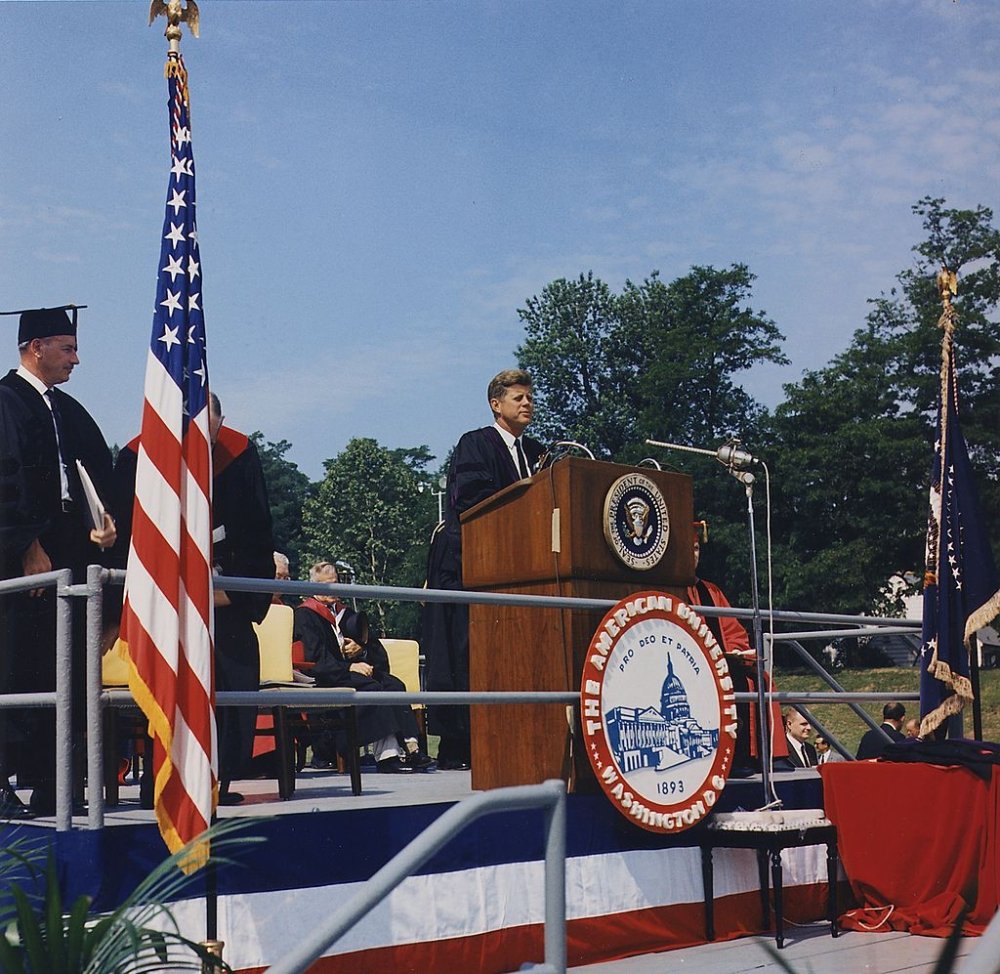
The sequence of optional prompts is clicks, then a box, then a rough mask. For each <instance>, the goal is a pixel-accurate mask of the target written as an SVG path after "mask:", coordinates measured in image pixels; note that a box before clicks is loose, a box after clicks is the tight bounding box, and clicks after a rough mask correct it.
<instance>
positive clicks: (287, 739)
mask: <svg viewBox="0 0 1000 974" xmlns="http://www.w3.org/2000/svg"><path fill="white" fill-rule="evenodd" d="M294 615H295V614H294V611H293V610H292V608H291V606H288V605H282V604H279V603H275V604H273V605H272V606H271V607H270V608H269V609H268V611H267V615H266V616H264V620H263V621H262V622H260V623H255V624H254V631H255V632H256V633H257V644H258V646H259V647H260V685H261V687H274V686H275V685H277V686H291V685H293V684H294V683H295V674H294V672H293V666H292V633H293V630H294ZM344 692H345V693H351V694H353V692H354V691H353V690H345V691H344ZM270 709H271V713H270V717H271V721H272V726H270V727H268V726H266V723H267V715H264V714H261V715H258V718H257V735H258V736H259V737H270V736H272V735H273V736H274V751H275V757H276V763H277V779H278V796H279V797H280V798H281V799H282V800H287V799H289V798H291V797H292V796H293V795H294V794H295V772H296V747H295V737H296V731H298V736H299V737H300V738H302V740H303V742H304V740H305V738H303V734H304V733H305V732H306V731H307V729H308V728H307V723H308V721H307V720H306V719H305V715H303V714H302V713H301V711H300V710H299V709H298V708H296V709H291V708H288V707H281V706H277V707H272V708H270ZM344 709H345V713H344V715H343V716H344V724H345V731H346V732H347V738H348V741H349V742H352V743H354V747H353V749H352V750H351V752H350V753H352V754H353V758H351V757H349V758H348V766H347V771H348V773H349V774H350V778H351V791H352V792H353V793H354V794H355V795H360V794H361V766H360V764H359V762H358V757H357V753H358V749H357V744H356V741H357V723H356V720H355V714H354V707H353V706H351V707H345V708H344ZM262 722H263V724H264V725H265V726H261V725H262ZM302 749H303V760H304V752H305V743H303V744H302Z"/></svg>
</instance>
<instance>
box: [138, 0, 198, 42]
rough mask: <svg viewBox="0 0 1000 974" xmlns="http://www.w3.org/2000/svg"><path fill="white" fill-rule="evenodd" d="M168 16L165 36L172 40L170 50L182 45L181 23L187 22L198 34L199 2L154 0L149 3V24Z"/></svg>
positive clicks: (189, 27)
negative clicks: (182, 2) (185, 2)
mask: <svg viewBox="0 0 1000 974" xmlns="http://www.w3.org/2000/svg"><path fill="white" fill-rule="evenodd" d="M161 15H162V16H164V17H166V18H167V29H166V30H165V31H164V32H163V36H164V37H166V39H167V40H168V41H169V42H170V50H171V51H176V50H178V49H179V47H180V40H181V24H187V25H188V30H190V31H191V33H192V34H194V36H195V37H197V36H198V4H196V3H195V2H194V0H187V4H186V5H182V4H181V0H153V2H152V3H151V4H150V5H149V24H150V26H152V25H153V21H154V20H156V18H157V17H159V16H161Z"/></svg>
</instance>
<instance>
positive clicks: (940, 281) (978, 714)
mask: <svg viewBox="0 0 1000 974" xmlns="http://www.w3.org/2000/svg"><path fill="white" fill-rule="evenodd" d="M937 286H938V294H939V295H940V296H941V318H940V319H939V321H938V324H939V326H940V328H941V331H942V333H943V334H942V335H941V346H942V356H941V358H942V361H945V362H949V363H951V360H952V356H953V355H954V343H955V317H956V313H955V307H954V305H953V304H952V300H951V299H952V297H953V296H954V295H956V294H957V293H958V275H957V274H956V273H955V272H954V271H953V270H950V269H949V268H947V267H942V268H941V270H940V271H939V272H938V276H937ZM949 373H950V375H951V376H952V377H953V376H954V366H953V365H952V367H951V368H950V369H949ZM949 392H951V394H955V393H954V391H952V390H949V389H948V382H947V379H945V378H944V377H943V378H942V392H941V395H942V397H944V396H946V395H948V394H949ZM947 435H948V431H947V426H944V429H943V432H942V437H941V438H942V440H943V441H944V440H946V437H947ZM946 445H947V444H946V442H944V443H942V455H944V453H943V451H944V448H945V446H946ZM968 652H969V682H970V683H971V684H972V736H973V737H974V738H975V740H977V741H981V740H982V739H983V704H982V699H981V697H980V693H979V640H978V638H977V637H976V636H975V635H972V636H970V638H969V643H968ZM959 721H961V714H958V715H956V717H955V722H956V723H958V722H959ZM957 731H958V733H957V736H964V734H963V733H962V732H961V728H958V729H957ZM952 736H956V735H952Z"/></svg>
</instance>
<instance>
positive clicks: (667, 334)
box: [622, 264, 788, 446]
mask: <svg viewBox="0 0 1000 974" xmlns="http://www.w3.org/2000/svg"><path fill="white" fill-rule="evenodd" d="M754 279H755V278H754V275H753V274H751V273H750V269H749V268H748V267H747V266H746V265H745V264H733V265H732V266H730V267H728V268H725V269H723V270H718V269H716V268H714V267H698V266H696V267H692V268H691V270H690V271H689V272H688V273H687V274H686V275H684V276H683V277H679V278H677V280H675V281H672V282H671V283H669V284H665V283H664V282H663V281H661V280H660V277H659V275H658V274H656V273H653V274H652V275H650V277H648V278H647V279H646V280H645V281H644V282H643V283H642V284H640V285H635V284H632V283H631V282H629V283H627V284H626V286H625V291H624V293H623V295H622V305H623V309H624V310H623V315H622V316H623V319H624V320H625V322H626V333H625V336H624V337H625V341H624V344H625V345H626V347H628V348H630V349H633V350H636V351H637V352H638V358H637V360H636V361H635V368H636V374H637V375H638V377H639V399H640V405H641V410H640V414H639V424H638V425H639V428H640V430H641V432H642V434H643V436H650V437H656V438H663V437H664V436H665V437H666V438H667V439H669V440H672V441H676V442H679V443H685V444H688V445H695V446H711V445H713V444H714V443H715V441H716V440H719V439H721V438H724V437H726V436H730V435H734V436H739V437H741V438H743V439H748V440H749V439H753V438H754V437H755V436H756V435H757V434H758V432H759V426H760V422H761V419H762V418H763V416H764V415H765V410H764V407H763V406H761V405H760V403H758V402H757V401H756V400H755V399H754V398H753V397H752V396H751V395H750V394H749V393H748V392H746V390H745V389H744V388H743V387H742V386H741V385H740V384H739V379H740V376H742V375H744V374H746V373H748V372H749V371H750V369H752V368H753V367H754V366H757V365H761V364H763V363H768V362H769V363H773V364H779V365H786V364H787V363H788V359H787V357H786V356H785V354H784V353H783V352H782V350H781V343H782V342H783V341H784V336H783V335H782V334H781V332H780V331H779V330H778V328H777V326H776V325H775V324H774V322H773V321H771V320H770V319H769V318H767V317H766V316H765V315H764V313H763V312H760V311H754V310H753V309H752V308H751V307H750V305H749V301H750V298H751V293H752V289H753V282H754Z"/></svg>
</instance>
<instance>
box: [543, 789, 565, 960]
mask: <svg viewBox="0 0 1000 974" xmlns="http://www.w3.org/2000/svg"><path fill="white" fill-rule="evenodd" d="M559 784H560V785H561V784H562V782H559ZM553 790H554V791H557V795H556V800H555V801H554V802H553V803H552V804H551V805H548V806H547V807H546V809H545V966H546V968H548V969H550V970H551V971H552V972H553V974H562V972H563V971H565V970H566V789H565V788H564V787H561V788H558V789H553ZM555 863H558V864H559V867H558V868H553V864H555Z"/></svg>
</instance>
